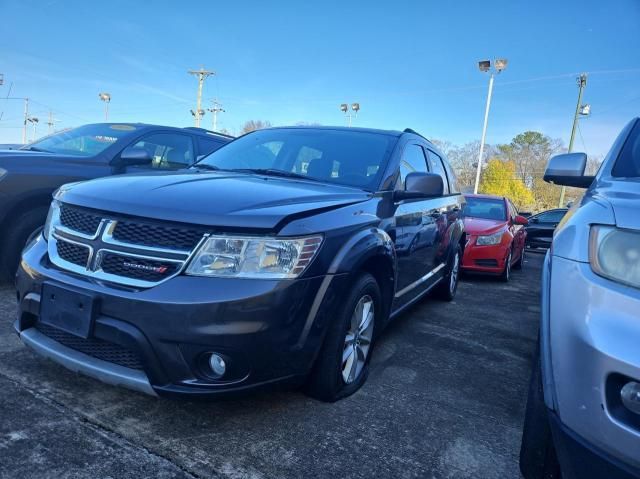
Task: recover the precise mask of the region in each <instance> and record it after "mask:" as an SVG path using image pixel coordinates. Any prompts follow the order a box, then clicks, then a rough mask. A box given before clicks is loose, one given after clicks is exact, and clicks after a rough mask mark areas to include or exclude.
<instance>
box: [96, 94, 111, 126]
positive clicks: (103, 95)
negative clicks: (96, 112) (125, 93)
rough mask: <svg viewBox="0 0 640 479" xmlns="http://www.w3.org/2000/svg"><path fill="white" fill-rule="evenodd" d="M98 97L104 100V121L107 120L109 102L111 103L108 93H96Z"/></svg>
mask: <svg viewBox="0 0 640 479" xmlns="http://www.w3.org/2000/svg"><path fill="white" fill-rule="evenodd" d="M98 98H100V99H101V100H102V101H103V102H104V121H109V103H111V94H110V93H104V92H103V93H98Z"/></svg>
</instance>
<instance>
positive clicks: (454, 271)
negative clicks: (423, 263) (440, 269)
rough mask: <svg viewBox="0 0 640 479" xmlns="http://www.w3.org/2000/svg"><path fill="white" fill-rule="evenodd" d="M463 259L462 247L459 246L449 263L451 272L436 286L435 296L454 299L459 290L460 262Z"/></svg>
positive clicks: (446, 299) (444, 299) (445, 299)
mask: <svg viewBox="0 0 640 479" xmlns="http://www.w3.org/2000/svg"><path fill="white" fill-rule="evenodd" d="M461 261H462V249H461V248H460V245H458V246H457V248H456V250H455V252H454V254H453V257H452V258H451V261H450V263H451V264H450V265H449V272H448V273H447V275H446V276H445V277H444V278H442V279H441V280H440V283H439V284H438V285H437V286H436V288H435V291H434V292H435V296H436V297H437V298H439V299H442V300H443V301H453V298H455V297H456V291H458V281H459V279H460V263H461Z"/></svg>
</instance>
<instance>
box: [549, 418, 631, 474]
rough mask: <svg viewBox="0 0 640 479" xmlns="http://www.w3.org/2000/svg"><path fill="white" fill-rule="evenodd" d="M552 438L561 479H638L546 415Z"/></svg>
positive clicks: (608, 455)
mask: <svg viewBox="0 0 640 479" xmlns="http://www.w3.org/2000/svg"><path fill="white" fill-rule="evenodd" d="M549 423H550V426H551V434H552V436H553V443H554V446H555V449H556V454H557V456H558V460H559V461H560V465H561V466H560V467H561V468H562V477H563V478H564V479H601V478H606V479H637V478H638V477H640V469H639V468H635V467H632V466H629V465H628V464H624V463H622V462H620V461H619V460H618V459H616V458H615V457H613V456H611V455H610V454H608V453H606V452H604V451H602V450H601V449H599V448H597V447H595V446H594V445H592V444H589V443H588V442H587V441H585V440H584V439H583V438H582V437H580V436H578V435H577V434H575V433H574V432H573V431H571V430H570V429H568V428H567V427H566V426H565V425H563V424H562V422H560V419H559V418H558V416H557V415H556V414H554V413H553V412H551V411H550V412H549Z"/></svg>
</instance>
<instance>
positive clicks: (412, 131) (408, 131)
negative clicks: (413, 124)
mask: <svg viewBox="0 0 640 479" xmlns="http://www.w3.org/2000/svg"><path fill="white" fill-rule="evenodd" d="M402 132H403V133H413V134H414V135H418V136H419V137H420V138H424V139H425V140H427V141H428V142H429V143H431V140H429V139H428V138H427V137H426V136H423V135H421V134H420V133H418V132H417V131H416V130H412V129H411V128H405V129H404V130H403V131H402Z"/></svg>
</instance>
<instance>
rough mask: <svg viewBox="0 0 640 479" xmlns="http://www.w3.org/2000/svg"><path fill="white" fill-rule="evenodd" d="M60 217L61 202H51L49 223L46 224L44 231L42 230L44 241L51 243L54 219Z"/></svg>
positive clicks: (48, 216) (48, 215)
mask: <svg viewBox="0 0 640 479" xmlns="http://www.w3.org/2000/svg"><path fill="white" fill-rule="evenodd" d="M59 215H60V202H59V201H58V200H53V201H52V202H51V206H50V207H49V214H47V221H46V222H45V224H44V229H43V230H42V234H43V235H44V239H46V240H47V241H49V236H50V235H51V223H52V222H53V218H54V217H57V216H59Z"/></svg>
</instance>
